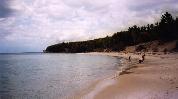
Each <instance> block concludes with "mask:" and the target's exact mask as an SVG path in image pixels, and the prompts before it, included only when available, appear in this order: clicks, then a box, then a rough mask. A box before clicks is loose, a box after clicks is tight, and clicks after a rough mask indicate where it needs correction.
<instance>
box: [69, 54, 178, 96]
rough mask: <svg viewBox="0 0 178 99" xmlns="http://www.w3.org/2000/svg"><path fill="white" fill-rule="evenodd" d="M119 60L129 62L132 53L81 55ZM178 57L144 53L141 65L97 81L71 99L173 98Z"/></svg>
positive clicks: (177, 83)
mask: <svg viewBox="0 0 178 99" xmlns="http://www.w3.org/2000/svg"><path fill="white" fill-rule="evenodd" d="M84 54H90V55H108V56H114V57H123V58H126V59H128V57H129V56H131V59H132V61H133V60H135V61H137V60H139V59H140V57H141V55H138V54H137V55H136V54H133V53H127V54H125V53H117V52H110V53H98V52H92V53H84ZM177 61H178V54H177V53H176V54H167V55H163V54H160V53H159V54H156V55H152V54H147V53H146V60H145V62H143V63H142V64H137V63H134V64H131V66H129V67H128V68H125V69H124V70H123V71H122V72H121V73H116V74H115V75H113V76H112V77H108V78H105V79H103V80H99V81H96V82H94V83H93V84H91V86H90V87H89V88H87V89H84V90H83V91H81V92H80V93H79V94H78V95H76V96H74V97H72V99H139V98H140V99H176V98H177V97H178V77H177V76H176V75H177V73H178V62H177Z"/></svg>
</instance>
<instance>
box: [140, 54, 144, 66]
mask: <svg viewBox="0 0 178 99" xmlns="http://www.w3.org/2000/svg"><path fill="white" fill-rule="evenodd" d="M144 60H145V54H143V55H142V58H141V59H140V60H139V63H140V64H141V63H142V62H143V61H144Z"/></svg>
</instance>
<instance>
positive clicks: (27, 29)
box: [0, 0, 178, 53]
mask: <svg viewBox="0 0 178 99" xmlns="http://www.w3.org/2000/svg"><path fill="white" fill-rule="evenodd" d="M165 11H169V12H170V13H172V14H173V15H174V16H178V0H0V53H16V52H40V51H42V50H44V49H45V48H46V47H47V46H49V45H52V44H56V43H60V42H69V41H81V40H88V39H94V38H99V37H105V36H107V35H112V34H113V33H115V32H119V31H121V30H126V29H127V28H128V27H129V26H132V25H146V24H149V23H154V22H157V21H158V20H159V19H160V16H161V14H162V13H164V12H165Z"/></svg>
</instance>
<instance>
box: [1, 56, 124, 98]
mask: <svg viewBox="0 0 178 99" xmlns="http://www.w3.org/2000/svg"><path fill="white" fill-rule="evenodd" d="M120 66H121V58H117V57H110V56H101V55H86V54H42V53H41V54H40V53H39V54H1V55H0V99H64V98H66V96H71V95H72V94H74V93H75V92H77V91H79V90H80V89H83V88H85V87H86V86H87V85H89V84H90V82H92V81H94V80H97V79H101V78H103V77H106V76H109V75H112V74H114V73H116V71H117V70H118V69H119V67H120Z"/></svg>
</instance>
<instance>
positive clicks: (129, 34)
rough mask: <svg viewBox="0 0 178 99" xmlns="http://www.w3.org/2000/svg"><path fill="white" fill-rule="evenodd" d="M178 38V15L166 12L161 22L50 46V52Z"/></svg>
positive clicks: (122, 46)
mask: <svg viewBox="0 0 178 99" xmlns="http://www.w3.org/2000/svg"><path fill="white" fill-rule="evenodd" d="M177 39H178V17H177V18H173V16H172V15H171V14H170V13H168V12H166V13H165V14H163V15H162V16H161V19H160V21H159V22H156V23H155V24H148V25H145V26H140V27H139V26H136V25H134V26H132V27H129V28H128V30H127V31H121V32H117V33H114V34H113V35H112V36H107V37H105V38H98V39H94V40H88V41H78V42H66V43H64V42H63V43H59V44H55V45H51V46H48V47H47V48H46V50H45V52H49V53H80V52H93V51H97V52H100V51H122V50H124V49H125V47H127V46H131V45H136V44H139V43H144V42H149V41H153V40H160V41H163V42H167V41H171V40H177Z"/></svg>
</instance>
